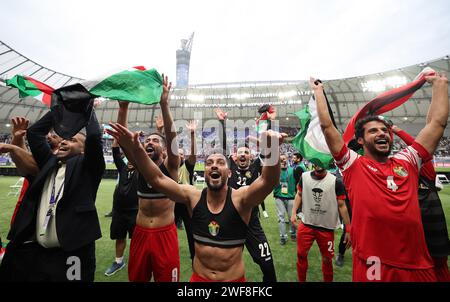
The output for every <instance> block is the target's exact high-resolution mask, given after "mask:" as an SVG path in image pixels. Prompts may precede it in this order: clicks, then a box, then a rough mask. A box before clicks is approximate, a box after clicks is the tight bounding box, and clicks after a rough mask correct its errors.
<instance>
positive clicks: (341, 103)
mask: <svg viewBox="0 0 450 302" xmlns="http://www.w3.org/2000/svg"><path fill="white" fill-rule="evenodd" d="M426 66H429V67H431V68H433V69H435V70H437V71H443V72H446V73H449V72H450V58H449V56H445V57H443V58H440V59H437V60H433V61H429V62H423V63H420V64H417V65H413V66H408V67H404V68H399V69H395V70H391V71H384V72H380V73H377V74H371V75H365V76H357V77H352V78H345V79H335V80H326V81H325V80H324V85H325V89H326V92H327V95H328V99H329V101H330V104H331V107H332V110H333V112H334V114H335V119H336V122H337V124H338V126H339V127H341V128H343V127H344V126H345V125H346V123H347V122H348V120H349V119H350V117H351V116H352V115H353V114H354V113H355V112H356V111H357V110H358V109H359V108H361V107H362V106H363V105H364V104H365V103H367V102H368V101H369V100H371V99H373V98H374V97H375V96H376V95H378V94H379V93H380V92H382V91H385V90H388V89H391V88H395V87H398V86H401V85H404V84H406V83H408V82H410V81H412V80H413V79H414V78H415V77H416V76H417V75H418V74H419V73H420V72H421V71H422V70H423V68H425V67H426ZM16 74H22V75H28V76H31V77H33V78H35V79H37V80H39V81H42V82H44V83H46V84H48V85H50V86H52V87H54V88H59V87H62V86H66V85H69V84H73V83H77V82H79V81H81V80H82V79H81V78H78V77H74V76H70V75H66V74H63V73H60V72H57V71H54V70H51V69H49V68H46V67H44V66H41V65H39V64H38V63H36V62H34V61H32V60H30V59H28V58H27V57H25V56H23V55H22V54H20V53H18V52H16V51H15V50H13V49H12V48H10V47H9V46H8V45H6V44H4V43H2V42H0V80H1V81H0V132H2V133H5V132H9V130H8V129H7V124H9V120H10V118H11V117H13V116H25V117H27V118H28V119H29V120H30V121H31V122H34V121H36V120H37V119H39V118H40V117H41V116H42V115H43V113H44V112H46V110H47V108H46V107H45V106H44V105H43V104H42V103H40V102H39V101H37V100H34V99H33V98H25V99H20V98H19V95H18V92H17V89H15V88H9V87H6V86H5V84H4V80H6V79H8V78H11V77H12V76H14V75H16ZM310 96H311V91H310V89H309V84H308V81H270V82H236V83H215V84H203V85H191V86H189V87H188V88H187V89H178V88H175V89H174V91H173V93H172V94H171V101H170V103H171V107H172V112H173V117H174V119H176V120H181V119H184V120H188V119H193V118H196V119H199V118H200V117H201V118H203V120H205V119H206V120H208V119H214V118H215V114H214V108H216V107H222V108H224V110H226V111H228V112H229V117H230V118H232V119H240V120H244V121H245V120H249V119H253V118H254V117H255V116H256V115H257V108H258V107H259V106H260V105H262V104H266V103H271V104H274V105H275V106H276V107H277V109H278V117H279V120H280V124H281V125H283V126H294V127H297V126H298V121H297V119H296V118H295V117H294V116H293V114H294V112H296V111H298V110H300V109H302V108H303V106H304V105H305V104H307V103H308V101H309V98H310ZM430 100H431V88H430V86H429V85H425V86H424V87H423V88H422V89H420V90H419V91H417V92H416V93H415V94H414V96H413V97H412V98H411V100H410V101H408V102H406V103H405V104H404V105H402V106H400V107H399V108H397V109H395V110H394V111H392V112H389V113H387V114H386V116H387V117H389V118H391V119H392V120H393V122H394V123H396V124H398V125H402V126H403V127H405V128H406V129H407V130H410V131H412V133H415V132H417V131H416V130H417V129H420V128H422V127H423V125H424V123H425V116H426V113H427V110H428V106H429V104H430ZM117 108H118V105H117V103H116V102H111V101H106V102H103V103H102V104H101V105H100V106H99V107H98V108H97V116H98V118H99V121H100V122H101V123H108V122H109V121H112V120H115V119H116V116H117ZM158 114H160V110H159V106H158V105H152V106H145V105H138V104H131V106H130V114H129V123H130V126H131V127H133V128H140V129H144V130H145V129H148V128H149V127H154V125H153V123H152V121H153V120H154V117H155V116H156V115H158Z"/></svg>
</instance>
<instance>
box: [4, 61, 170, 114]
mask: <svg viewBox="0 0 450 302" xmlns="http://www.w3.org/2000/svg"><path fill="white" fill-rule="evenodd" d="M6 84H7V85H8V86H12V87H16V88H18V89H19V95H20V97H26V96H32V97H34V98H36V99H39V100H41V101H42V102H43V103H45V104H46V105H47V106H48V107H50V104H51V94H52V92H53V90H54V89H53V88H51V87H50V86H48V85H46V84H44V83H41V82H39V81H36V80H34V79H32V78H30V77H27V76H20V75H16V76H14V77H13V78H12V79H10V80H7V81H6ZM81 85H83V86H84V87H85V88H86V90H88V91H89V92H90V93H91V94H92V95H93V96H94V97H104V98H106V99H110V100H120V101H128V102H134V103H139V104H147V105H150V104H155V103H158V102H159V101H160V98H161V94H162V92H163V78H162V76H161V75H160V74H159V73H158V71H156V69H150V70H147V69H145V68H144V67H142V66H138V67H134V68H132V69H130V70H124V71H121V72H118V73H113V74H109V75H106V76H103V77H100V78H98V79H95V80H89V81H84V82H81Z"/></svg>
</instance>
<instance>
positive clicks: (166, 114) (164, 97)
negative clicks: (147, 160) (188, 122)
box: [159, 74, 180, 179]
mask: <svg viewBox="0 0 450 302" xmlns="http://www.w3.org/2000/svg"><path fill="white" fill-rule="evenodd" d="M162 76H163V93H162V94H161V99H160V102H159V104H160V105H161V113H162V117H163V121H164V133H165V135H166V141H167V157H166V159H165V161H164V165H165V166H166V167H167V170H168V171H169V173H170V175H171V176H172V177H174V178H175V179H176V178H178V168H179V167H180V157H179V155H178V144H177V143H176V139H177V133H176V132H175V131H174V130H175V126H174V125H173V119H172V114H171V113H170V108H169V92H170V88H172V82H169V79H168V78H167V76H164V74H163V75H162ZM172 145H173V146H172Z"/></svg>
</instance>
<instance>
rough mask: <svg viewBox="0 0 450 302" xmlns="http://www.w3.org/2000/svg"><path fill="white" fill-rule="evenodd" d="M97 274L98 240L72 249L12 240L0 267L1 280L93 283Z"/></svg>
mask: <svg viewBox="0 0 450 302" xmlns="http://www.w3.org/2000/svg"><path fill="white" fill-rule="evenodd" d="M94 276H95V242H92V243H89V244H88V245H86V246H84V247H82V248H79V249H77V250H75V251H72V252H66V251H64V250H62V249H61V248H50V249H46V248H43V247H42V246H40V245H39V244H37V243H35V242H32V243H26V244H20V245H15V244H13V243H11V242H10V243H9V244H8V246H7V247H6V253H5V256H4V258H3V262H2V265H1V266H0V281H21V282H22V281H26V282H42V281H44V282H52V281H57V282H68V281H85V282H93V281H94Z"/></svg>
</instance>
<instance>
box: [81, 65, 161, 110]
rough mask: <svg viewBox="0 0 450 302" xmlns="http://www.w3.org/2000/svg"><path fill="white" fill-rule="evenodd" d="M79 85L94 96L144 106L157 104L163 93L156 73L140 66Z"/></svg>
mask: <svg viewBox="0 0 450 302" xmlns="http://www.w3.org/2000/svg"><path fill="white" fill-rule="evenodd" d="M81 84H82V85H83V86H84V87H85V88H86V89H87V90H88V91H89V92H90V93H91V94H93V95H95V96H99V97H104V98H107V99H111V100H122V101H129V102H134V103H139V104H146V105H151V104H155V103H159V100H160V98H161V94H162V92H163V78H162V76H161V75H160V74H159V73H158V71H156V69H149V70H147V69H145V68H144V67H142V66H138V67H134V68H132V69H130V70H124V71H121V72H118V73H114V74H111V75H107V76H105V77H102V78H99V79H96V80H92V81H86V82H82V83H81Z"/></svg>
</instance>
